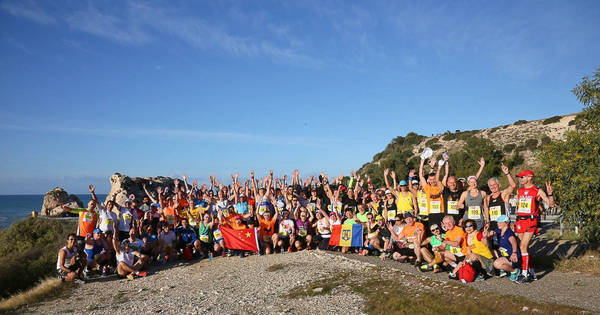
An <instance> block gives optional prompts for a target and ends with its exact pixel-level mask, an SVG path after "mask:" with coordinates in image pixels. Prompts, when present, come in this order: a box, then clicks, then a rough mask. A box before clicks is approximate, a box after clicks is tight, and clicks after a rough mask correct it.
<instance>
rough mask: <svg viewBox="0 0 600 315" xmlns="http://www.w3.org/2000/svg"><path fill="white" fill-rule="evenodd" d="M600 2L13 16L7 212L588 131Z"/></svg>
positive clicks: (1, 4) (3, 86) (136, 9)
mask: <svg viewBox="0 0 600 315" xmlns="http://www.w3.org/2000/svg"><path fill="white" fill-rule="evenodd" d="M599 35H600V2H598V1H447V2H444V1H418V2H412V1H411V2H405V1H402V2H400V1H389V2H385V1H372V2H371V1H369V2H364V1H356V2H351V1H239V2H237V1H196V2H192V1H89V2H88V1H60V2H51V1H39V2H36V1H30V0H22V1H9V0H3V1H0V95H1V97H0V109H1V111H0V145H1V146H2V147H3V148H4V149H3V150H2V155H1V156H2V157H1V158H0V173H1V174H2V176H1V177H0V194H17V193H21V194H24V193H44V192H45V191H47V190H49V189H51V188H52V187H54V186H62V187H65V189H67V190H68V191H69V192H76V193H80V192H85V191H86V185H87V184H88V183H93V184H96V185H97V186H98V187H99V188H98V190H99V191H100V192H103V191H107V190H108V188H109V181H108V177H109V176H110V175H111V174H112V173H113V172H121V173H124V174H128V175H132V176H156V175H165V176H175V175H180V174H182V173H184V172H185V173H187V174H188V176H189V177H190V178H198V179H200V180H201V181H203V180H205V179H206V178H207V177H208V175H210V174H215V175H217V176H218V177H220V178H221V179H223V178H225V177H226V176H228V174H230V173H231V172H234V171H236V170H237V171H240V173H241V174H244V175H245V174H247V173H248V171H249V170H250V169H254V170H256V171H257V172H258V173H262V172H265V171H267V170H268V169H274V170H275V171H276V173H278V174H281V173H283V172H286V173H290V172H291V171H292V170H293V169H295V168H298V169H300V171H301V174H302V175H309V174H315V173H317V172H319V171H321V170H323V171H325V172H326V173H328V174H339V173H341V172H344V173H348V172H349V170H350V169H357V168H359V167H360V166H361V165H362V164H363V163H365V162H368V161H370V160H371V159H372V156H373V155H374V154H375V153H377V152H379V151H381V150H382V149H383V148H384V147H385V146H386V145H387V143H388V142H389V141H390V140H391V139H392V138H394V137H395V136H398V135H405V134H406V133H407V132H410V131H415V132H418V133H420V134H425V135H431V134H433V133H442V132H444V131H446V130H452V131H453V130H456V129H461V130H469V129H479V128H486V127H493V126H497V125H501V124H506V123H512V122H514V121H516V120H519V119H527V120H532V119H540V118H545V117H550V116H553V115H561V114H568V113H573V112H577V111H580V110H581V105H580V104H579V103H577V101H576V99H575V98H574V97H573V95H572V94H571V93H570V90H571V89H572V88H573V87H574V86H575V85H576V84H577V83H578V82H579V81H580V79H581V77H582V76H584V75H589V74H591V73H592V72H593V71H594V69H595V68H596V67H598V66H600V62H599V60H598V56H600V36H599Z"/></svg>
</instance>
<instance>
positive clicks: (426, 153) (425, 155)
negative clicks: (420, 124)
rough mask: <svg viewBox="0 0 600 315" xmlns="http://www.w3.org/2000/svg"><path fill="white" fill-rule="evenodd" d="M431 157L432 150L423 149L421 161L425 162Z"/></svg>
mask: <svg viewBox="0 0 600 315" xmlns="http://www.w3.org/2000/svg"><path fill="white" fill-rule="evenodd" d="M432 155H433V150H431V148H429V147H427V148H424V149H423V152H421V159H423V160H425V159H428V158H430V157H431V156H432Z"/></svg>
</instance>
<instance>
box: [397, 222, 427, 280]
mask: <svg viewBox="0 0 600 315" xmlns="http://www.w3.org/2000/svg"><path fill="white" fill-rule="evenodd" d="M404 222H405V223H406V225H404V228H403V229H402V232H400V237H402V238H403V239H406V243H407V248H402V249H400V250H399V251H398V252H396V253H394V255H395V257H394V259H395V260H398V261H402V260H405V259H406V258H407V257H409V256H413V255H414V256H415V262H414V264H415V266H417V268H420V266H421V263H422V259H421V241H422V240H423V238H424V235H425V226H424V225H423V223H421V222H416V220H415V217H414V216H413V214H412V213H410V212H406V213H405V214H404Z"/></svg>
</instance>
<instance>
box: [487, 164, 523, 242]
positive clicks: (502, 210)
mask: <svg viewBox="0 0 600 315" xmlns="http://www.w3.org/2000/svg"><path fill="white" fill-rule="evenodd" d="M501 168H502V173H504V175H506V179H507V180H508V187H506V188H505V189H504V190H500V180H498V178H496V177H492V178H490V179H488V187H489V188H490V192H491V194H490V195H489V197H488V208H489V212H490V227H489V229H490V230H492V231H493V230H495V229H496V228H497V225H496V222H497V221H498V218H499V217H500V216H503V215H504V216H507V215H508V213H507V211H506V205H507V204H508V203H509V197H510V194H512V192H513V190H514V189H515V188H516V187H517V183H515V181H514V179H513V178H512V176H511V175H510V171H509V170H508V167H507V166H506V165H504V163H502V164H501Z"/></svg>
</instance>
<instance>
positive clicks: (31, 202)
mask: <svg viewBox="0 0 600 315" xmlns="http://www.w3.org/2000/svg"><path fill="white" fill-rule="evenodd" d="M77 197H79V199H81V201H82V202H83V204H84V205H86V204H87V203H88V201H90V199H92V196H90V194H85V195H77ZM105 198H106V195H103V194H98V200H100V202H103V201H104V199H105ZM43 202H44V195H0V229H5V228H7V227H9V226H10V225H11V224H12V223H13V222H15V221H17V220H20V219H24V218H27V217H28V216H30V215H31V211H34V210H35V211H37V212H38V214H39V213H40V210H41V209H42V203H43Z"/></svg>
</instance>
